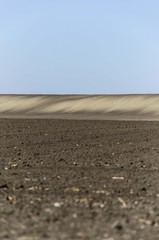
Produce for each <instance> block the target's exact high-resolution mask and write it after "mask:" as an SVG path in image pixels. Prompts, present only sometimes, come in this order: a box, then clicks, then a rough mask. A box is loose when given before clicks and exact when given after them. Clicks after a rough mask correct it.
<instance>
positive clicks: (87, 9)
mask: <svg viewBox="0 0 159 240" xmlns="http://www.w3.org/2000/svg"><path fill="white" fill-rule="evenodd" d="M0 93H43V94H45V93H46V94H64V93H67V94H69V93H72V94H76V93H77V94H79V93H89V94H91V93H97V94H98V93H105V94H112V93H115V94H118V93H119V94H121V93H159V1H158V0H129V1H128V0H14V1H13V0H0Z"/></svg>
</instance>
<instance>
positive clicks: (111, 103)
mask: <svg viewBox="0 0 159 240" xmlns="http://www.w3.org/2000/svg"><path fill="white" fill-rule="evenodd" d="M4 112H10V113H16V112H25V113H37V114H40V113H41V114H51V113H57V112H60V113H78V112H91V113H93V112H101V113H110V112H139V113H141V114H153V115H156V116H157V115H159V95H94V96H91V95H82V96H81V97H80V95H75V96H74V97H73V96H67V95H63V97H62V96H58V95H56V96H55V95H50V96H45V95H41V96H39V95H38V96H32V95H30V96H29V95H24V96H23V95H0V113H4Z"/></svg>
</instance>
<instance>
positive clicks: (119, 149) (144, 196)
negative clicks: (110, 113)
mask: <svg viewBox="0 0 159 240" xmlns="http://www.w3.org/2000/svg"><path fill="white" fill-rule="evenodd" d="M0 133H1V134H0V239H11V240H13V239H19V240H34V239H35V240H36V239H37V240H38V239H53V240H78V239H79V240H81V239H82V240H120V239H122V240H133V239H135V240H136V239H138V240H141V239H142V240H147V239H151V240H155V239H156V240H157V239H159V186H158V182H159V122H131V121H130V122H129V121H128V122H127V121H124V122H122V121H80V120H79V121H75V120H53V119H52V120H51V119H50V120H48V119H43V120H42V119H0Z"/></svg>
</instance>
